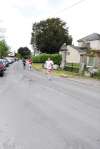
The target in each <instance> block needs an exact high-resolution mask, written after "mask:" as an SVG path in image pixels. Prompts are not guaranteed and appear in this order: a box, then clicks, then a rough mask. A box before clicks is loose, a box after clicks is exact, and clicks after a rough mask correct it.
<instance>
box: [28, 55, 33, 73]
mask: <svg viewBox="0 0 100 149" xmlns="http://www.w3.org/2000/svg"><path fill="white" fill-rule="evenodd" d="M28 64H29V70H32V59H31V58H29V59H28Z"/></svg>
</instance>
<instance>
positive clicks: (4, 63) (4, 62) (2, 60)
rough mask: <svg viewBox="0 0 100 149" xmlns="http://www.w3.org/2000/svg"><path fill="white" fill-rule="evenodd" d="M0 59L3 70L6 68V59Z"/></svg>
mask: <svg viewBox="0 0 100 149" xmlns="http://www.w3.org/2000/svg"><path fill="white" fill-rule="evenodd" d="M0 61H1V62H2V63H3V65H4V71H5V70H6V61H5V60H4V59H0Z"/></svg>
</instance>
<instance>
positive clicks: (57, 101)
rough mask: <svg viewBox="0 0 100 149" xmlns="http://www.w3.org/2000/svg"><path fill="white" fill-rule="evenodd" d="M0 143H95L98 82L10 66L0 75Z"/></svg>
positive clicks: (41, 146)
mask: <svg viewBox="0 0 100 149" xmlns="http://www.w3.org/2000/svg"><path fill="white" fill-rule="evenodd" d="M0 149H100V86H99V83H98V84H97V85H94V84H93V83H92V82H89V83H83V82H82V81H79V80H72V79H66V78H58V77H53V78H52V80H48V78H47V76H46V75H44V74H41V73H40V72H36V71H35V70H32V71H29V70H23V67H22V63H21V62H16V63H14V64H13V65H11V66H10V68H9V69H8V70H7V72H6V74H5V76H4V77H3V78H0Z"/></svg>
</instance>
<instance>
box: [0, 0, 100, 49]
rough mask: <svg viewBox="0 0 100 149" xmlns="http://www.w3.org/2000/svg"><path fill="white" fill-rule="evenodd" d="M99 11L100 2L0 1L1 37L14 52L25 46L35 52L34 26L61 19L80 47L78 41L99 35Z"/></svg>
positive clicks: (60, 0) (79, 0)
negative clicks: (52, 19) (43, 21)
mask: <svg viewBox="0 0 100 149" xmlns="http://www.w3.org/2000/svg"><path fill="white" fill-rule="evenodd" d="M77 2H78V3H79V4H77ZM99 7H100V0H0V36H4V37H2V38H5V40H6V41H7V44H8V45H9V46H10V47H11V50H12V51H17V49H18V48H19V47H25V46H27V47H28V48H30V49H32V47H31V44H30V40H31V32H32V24H33V23H35V22H38V21H40V20H45V19H47V18H51V17H59V18H61V19H62V20H63V21H65V22H66V23H67V26H68V27H69V34H70V35H72V37H73V44H75V45H77V40H78V39H80V38H82V37H84V36H87V35H89V34H92V33H100V20H99V14H100V8H99Z"/></svg>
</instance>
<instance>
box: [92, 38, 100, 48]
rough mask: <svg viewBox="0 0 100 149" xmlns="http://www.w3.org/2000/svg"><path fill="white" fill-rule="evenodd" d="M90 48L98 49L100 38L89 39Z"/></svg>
mask: <svg viewBox="0 0 100 149" xmlns="http://www.w3.org/2000/svg"><path fill="white" fill-rule="evenodd" d="M90 48H91V49H94V50H100V40H94V41H90Z"/></svg>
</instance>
